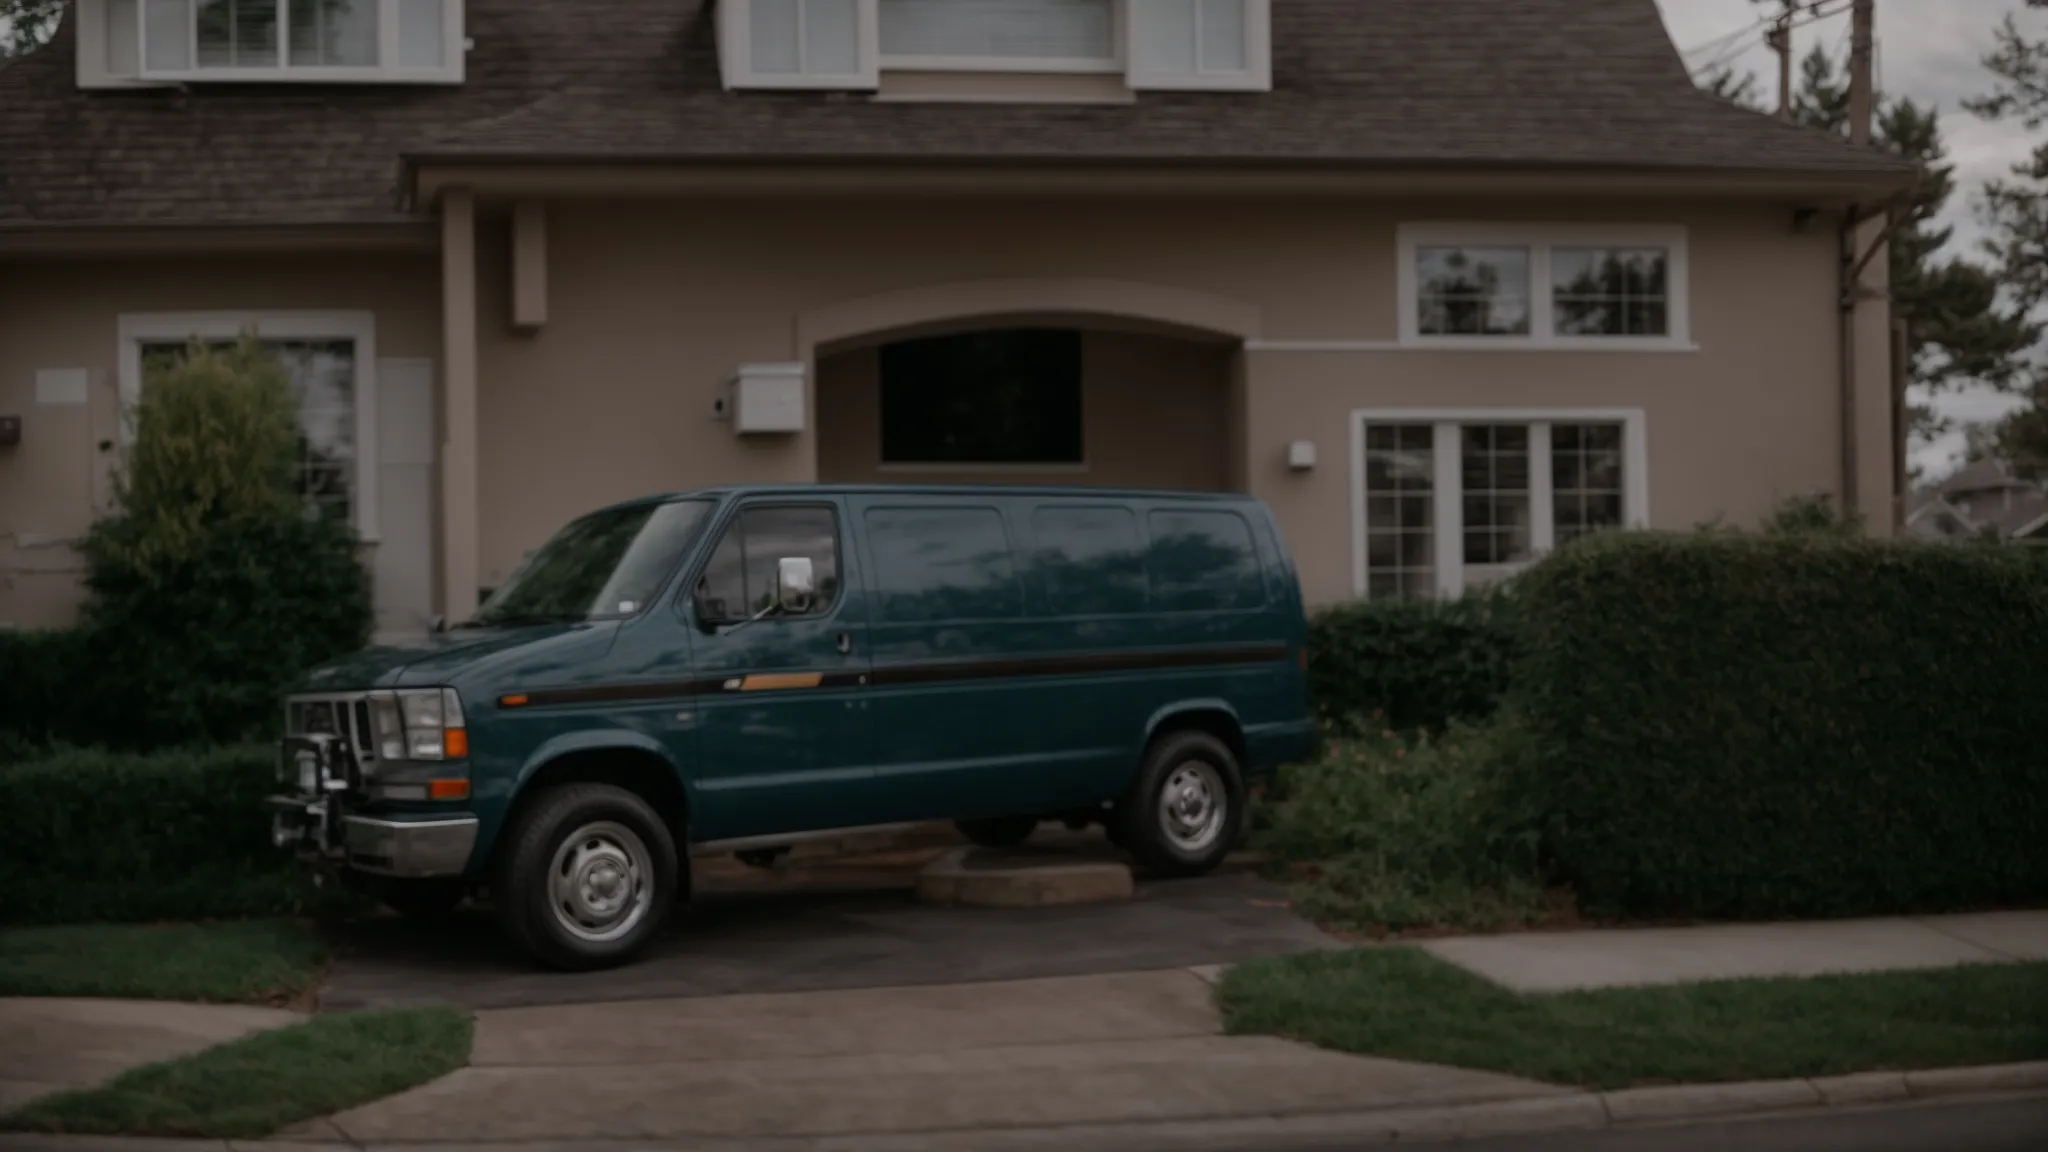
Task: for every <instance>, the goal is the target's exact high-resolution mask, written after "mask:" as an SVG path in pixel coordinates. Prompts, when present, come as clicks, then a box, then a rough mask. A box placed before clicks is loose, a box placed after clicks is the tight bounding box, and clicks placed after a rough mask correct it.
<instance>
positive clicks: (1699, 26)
mask: <svg viewBox="0 0 2048 1152" xmlns="http://www.w3.org/2000/svg"><path fill="white" fill-rule="evenodd" d="M1658 4H1659V5H1660V6H1661V7H1662V8H1663V10H1664V24H1665V26H1666V27H1667V28H1669V29H1670V30H1671V38H1672V39H1673V40H1674V41H1676V42H1677V44H1678V46H1679V48H1680V49H1681V50H1684V51H1687V52H1688V56H1687V60H1688V62H1689V63H1692V64H1695V65H1697V66H1706V65H1710V64H1712V63H1713V62H1715V61H1717V60H1720V61H1725V62H1727V63H1731V64H1733V65H1735V67H1736V68H1738V69H1747V70H1751V71H1754V72H1755V73H1756V74H1757V78H1758V81H1759V82H1760V84H1762V86H1763V87H1762V91H1763V92H1764V93H1765V95H1766V97H1767V99H1769V100H1770V101H1772V102H1775V101H1776V99H1777V63H1776V60H1775V58H1774V57H1773V56H1772V55H1771V53H1770V52H1769V51H1767V50H1766V49H1765V48H1764V46H1763V32H1762V29H1761V28H1760V27H1759V28H1756V29H1754V30H1753V31H1750V32H1745V33H1743V34H1742V35H1741V36H1739V37H1737V38H1735V39H1733V40H1730V39H1728V37H1729V36H1730V34H1731V33H1735V32H1738V31H1740V30H1742V29H1745V28H1749V27H1750V26H1751V25H1753V24H1755V23H1756V22H1757V20H1758V18H1759V17H1760V16H1763V15H1764V14H1766V13H1768V12H1772V11H1775V10H1776V7H1777V6H1776V5H1775V4H1770V5H1761V6H1760V5H1756V4H1752V3H1750V0H1658ZM1835 8H1840V9H1843V10H1844V14H1842V15H1838V16H1834V17H1832V18H1829V19H1823V20H1820V21H1817V22H1814V23H1812V24H1809V25H1807V26H1805V27H1803V28H1800V29H1798V30H1797V31H1795V32H1794V33H1793V53H1794V54H1795V56H1804V55H1805V54H1806V53H1807V51H1808V50H1809V49H1811V48H1812V46H1813V45H1815V44H1820V45H1823V46H1824V47H1826V48H1828V49H1829V50H1831V51H1834V52H1835V53H1836V54H1837V57H1838V58H1846V52H1847V46H1848V35H1849V17H1848V16H1847V14H1846V9H1847V8H1848V0H1832V2H1830V3H1829V4H1828V9H1829V10H1832V9H1835ZM2008 13H2012V14H2014V15H2016V16H2017V17H2018V19H2019V21H2020V24H2021V27H2022V28H2025V29H2027V30H2028V31H2029V32H2030V33H2033V34H2038V33H2041V32H2043V31H2048V13H2043V12H2042V11H2040V10H2029V9H2027V8H2026V7H2025V6H2024V5H2023V4H2022V3H2021V0H1877V49H1878V50H1877V64H1878V85H1879V87H1880V88H1882V89H1883V90H1884V92H1885V93H1887V94H1896V95H1900V96H1910V97H1911V98H1912V99H1914V100H1915V101H1917V102H1919V103H1922V104H1932V105H1934V106H1935V107H1936V108H1937V109H1939V111H1940V112H1941V114H1942V115H1941V128H1942V136H1943V138H1944V139H1945V140H1946V141H1947V143H1948V149H1949V158H1950V160H1951V161H1953V162H1954V163H1955V166H1956V183H1957V191H1956V195H1955V198H1954V199H1953V200H1951V201H1950V203H1949V210H1948V219H1947V220H1946V221H1945V223H1948V224H1950V225H1951V226H1953V227H1954V228H1955V232H1956V239H1955V242H1954V243H1955V245H1956V246H1957V247H1959V248H1969V249H1972V250H1974V249H1975V247H1976V245H1977V243H1978V241H1979V240H1980V239H1981V238H1982V236H1983V231H1982V229H1980V228H1978V227H1977V223H1976V220H1975V216H1974V212H1973V203H1974V200H1975V196H1976V191H1977V189H1978V187H1979V186H1981V185H1982V183H1983V181H1984V180H1985V179H1986V178H1987V177H1992V176H1997V175H1999V174H2000V173H2002V172H2004V171H2005V170H2006V169H2007V168H2009V167H2010V166H2011V165H2012V164H2013V163H2014V162H2015V161H2018V160H2022V159H2024V158H2025V157H2026V155H2027V153H2028V151H2029V150H2030V144H2029V142H2028V136H2027V133H2026V131H2025V130H2024V129H2023V128H2021V127H2020V126H2019V125H2017V124H2008V123H1999V124H1990V123H1986V122H1985V121H1983V120H1980V119H1978V118H1977V117H1975V116H1972V115H1970V114H1969V113H1968V112H1965V111H1963V109H1962V106H1961V105H1962V101H1963V99H1964V98H1965V97H1968V96H1974V95H1979V94H1981V93H1983V92H1984V91H1985V90H1986V89H1988V88H1989V87H1990V83H1989V73H1987V72H1986V71H1985V70H1984V67H1983V65H1982V63H1981V61H1982V59H1983V57H1984V54H1985V53H1986V52H1988V51H1989V50H1990V48H1991V43H1992V32H1993V30H1994V29H1996V28H1997V26H1998V23H1999V21H2000V20H2002V19H2003V18H2004V17H2005V16H2006V14H2008ZM1723 45H1725V47H1722V46H1723ZM1702 70H1703V71H1704V67H1702ZM2011 404H2012V402H2011V400H2009V399H2008V398H2006V397H2003V396H2000V395H1998V394H1996V393H1991V392H1980V393H1973V394H1967V395H1963V394H1958V395H1955V396H1952V397H1948V398H1944V399H1942V400H1941V401H1939V406H1940V408H1941V409H1942V410H1943V411H1944V412H1948V413H1950V414H1952V415H1954V416H1956V417H1957V418H1959V419H1964V420H1985V419H1990V418H1993V417H1996V416H1998V415H2000V414H2002V413H2004V412H2005V411H2007V410H2009V408H2010V407H2011ZM1961 448H1962V436H1961V434H1960V433H1956V434H1953V435H1951V436H1948V437H1946V438H1944V439H1943V440H1942V441H1940V442H1937V443H1934V444H1929V445H1923V446H1920V447H1918V448H1916V450H1915V454H1914V455H1915V459H1916V461H1917V462H1919V463H1920V464H1921V466H1922V467H1925V468H1928V469H1930V470H1932V471H1935V472H1939V471H1941V470H1943V469H1944V467H1945V466H1946V465H1947V464H1948V462H1950V461H1951V460H1953V459H1954V458H1955V457H1956V456H1957V455H1958V454H1959V453H1960V451H1961Z"/></svg>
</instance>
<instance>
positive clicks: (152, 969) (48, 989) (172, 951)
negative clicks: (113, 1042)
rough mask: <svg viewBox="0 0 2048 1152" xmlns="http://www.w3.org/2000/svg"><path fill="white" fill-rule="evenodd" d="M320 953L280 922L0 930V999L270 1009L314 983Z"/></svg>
mask: <svg viewBox="0 0 2048 1152" xmlns="http://www.w3.org/2000/svg"><path fill="white" fill-rule="evenodd" d="M326 961H327V950H326V948H325V947H323V946H322V945H321V943H320V941H319V939H318V938H317V937H315V936H314V934H313V931H312V929H310V928H308V927H306V926H304V925H301V924H296V923H292V922H290V921H283V920H244V921H232V922H227V923H220V924H164V925H150V924H86V925H73V926H64V927H55V928H4V929H0V996H112V997H121V998H126V999H138V1000H208V1001H217V1002H235V1003H250V1002H254V1003H276V1002H280V1001H285V1000H290V999H292V998H293V997H295V996H298V995H300V994H302V993H304V992H305V991H306V990H308V989H310V988H311V987H313V985H314V984H315V983H316V982H317V981H318V980H319V978H320V970H321V967H322V966H323V965H324V964H325V963H326Z"/></svg>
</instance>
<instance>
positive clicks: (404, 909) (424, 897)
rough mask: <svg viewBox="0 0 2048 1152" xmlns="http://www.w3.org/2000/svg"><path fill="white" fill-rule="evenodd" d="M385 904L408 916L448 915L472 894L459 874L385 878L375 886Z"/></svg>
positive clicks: (431, 918) (435, 917) (430, 918)
mask: <svg viewBox="0 0 2048 1152" xmlns="http://www.w3.org/2000/svg"><path fill="white" fill-rule="evenodd" d="M373 891H374V892H375V894H376V897H377V899H379V900H381V901H383V902H384V906H385V907H387V908H389V909H391V910H392V911H393V912H396V913H398V914H399V915H400V916H403V917H405V918H406V919H407V920H419V921H434V920H441V919H445V918H446V917H447V916H448V914H449V913H451V912H453V911H455V906H456V905H457V904H460V903H462V898H463V897H464V896H466V895H468V894H469V886H468V885H467V884H466V883H464V882H463V880H462V879H461V878H460V877H446V878H436V879H432V880H396V879H393V880H383V881H379V882H378V884H377V886H376V888H375V889H374V890H373Z"/></svg>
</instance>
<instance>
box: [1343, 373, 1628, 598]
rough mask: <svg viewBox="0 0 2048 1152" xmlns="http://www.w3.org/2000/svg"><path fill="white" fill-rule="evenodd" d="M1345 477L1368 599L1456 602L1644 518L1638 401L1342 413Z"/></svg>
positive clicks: (1357, 575)
mask: <svg viewBox="0 0 2048 1152" xmlns="http://www.w3.org/2000/svg"><path fill="white" fill-rule="evenodd" d="M1351 472H1352V476H1351V488H1352V583H1353V585H1354V591H1355V593H1356V594H1357V595H1359V596H1362V597H1365V598H1367V599H1375V600H1377V599H1390V598H1406V597H1432V596H1457V595H1458V594H1460V593H1462V592H1464V591H1466V590H1467V589H1471V588H1477V587H1481V586H1483V585H1486V584H1489V583H1492V582H1494V581H1496V580H1500V579H1503V578H1505V577H1507V576H1510V575H1513V574H1514V573H1515V572H1518V571H1520V570H1521V569H1523V568H1525V567H1527V566H1528V565H1530V564H1531V563H1533V562H1535V561H1536V560H1537V559H1538V558H1540V557H1541V556H1542V555H1543V554H1544V553H1546V552H1549V551H1550V550H1552V549H1553V548H1556V547H1558V546H1559V545H1561V544H1565V543H1568V542H1570V541H1571V540H1574V539H1576V538H1578V537H1580V536H1585V535H1589V534H1591V533H1594V532H1602V531H1609V530H1614V529H1620V528H1641V527H1645V526H1647V525H1648V523H1649V518H1650V487H1649V447H1648V442H1647V428H1646V422H1645V418H1644V415H1643V413H1642V411H1641V410H1640V409H1577V408H1559V409H1518V410H1503V409H1443V410H1418V409H1387V410H1374V411H1359V412H1353V413H1352V444H1351Z"/></svg>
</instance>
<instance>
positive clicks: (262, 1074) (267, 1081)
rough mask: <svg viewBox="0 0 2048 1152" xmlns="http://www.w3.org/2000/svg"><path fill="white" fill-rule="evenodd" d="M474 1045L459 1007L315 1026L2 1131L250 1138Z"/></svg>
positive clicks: (158, 1071)
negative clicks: (458, 1009)
mask: <svg viewBox="0 0 2048 1152" xmlns="http://www.w3.org/2000/svg"><path fill="white" fill-rule="evenodd" d="M469 1042H470V1018H469V1016H468V1015H467V1014H465V1013H462V1012H458V1011H456V1010H454V1009H452V1008H416V1009H401V1010H397V1011H390V1012H363V1013H351V1014H346V1015H337V1016H320V1017H316V1018H314V1019H312V1020H309V1021H307V1022H306V1023H304V1024H295V1025H293V1026H291V1027H289V1028H279V1029H277V1030H275V1031H271V1032H259V1033H257V1034H255V1035H253V1036H247V1037H244V1038H243V1039H240V1040H235V1041H231V1042H229V1043H226V1044H222V1045H219V1046H217V1047H214V1048H209V1049H207V1050H205V1051H204V1052H199V1053H195V1054H193V1055H191V1056H187V1057H185V1058H184V1059H181V1060H169V1061H166V1062H164V1063H162V1064H151V1065H148V1066H147V1067H143V1068H137V1069H134V1070H133V1071H130V1072H127V1073H124V1074H123V1075H121V1076H120V1077H118V1078H117V1079H115V1080H114V1081H113V1082H112V1083H111V1084H108V1085H106V1086H105V1087H103V1088H95V1089H89V1090H87V1091H82V1092H69V1093H64V1094H62V1095H57V1096H49V1097H45V1098H43V1099H41V1100H37V1101H35V1102H33V1103H31V1104H29V1105H28V1106H26V1107H24V1108H22V1109H21V1110H20V1111H17V1112H14V1113H11V1114H9V1115H6V1116H0V1131H13V1132H74V1133H89V1134H97V1135H125V1136H190V1137H213V1138H217V1139H237V1138H241V1139H252V1138H257V1137H262V1136H267V1135H269V1134H271V1133H273V1132H275V1131H277V1130H278V1129H279V1128H282V1127H284V1126H285V1125H287V1124H294V1123H297V1122H299V1121H301V1120H310V1119H313V1118H314V1117H316V1116H325V1115H328V1114H330V1113H334V1112H339V1111H342V1110H343V1109H346V1108H353V1107H355V1106H357V1105H359V1104H367V1103H369V1102H370V1101H372V1100H377V1099H380V1098H382V1097H385V1096H389V1095H391V1094H393V1093H395V1092H403V1091H404V1090H406V1089H407V1088H411V1087H414V1086H416V1085H419V1084H424V1083H426V1082H427V1081H429V1080H432V1079H435V1078H436V1077H439V1076H443V1075H446V1074H447V1073H449V1072H453V1071H454V1070H455V1069H457V1068H460V1067H462V1066H463V1065H464V1064H465V1063H467V1062H468V1060H469Z"/></svg>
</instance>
